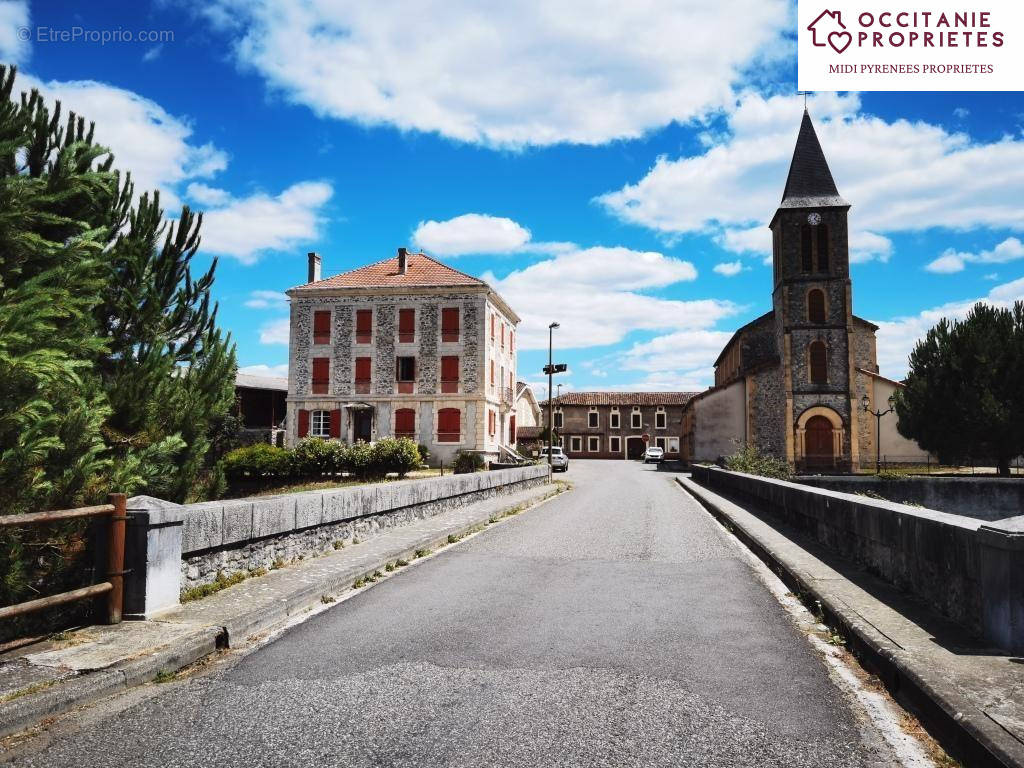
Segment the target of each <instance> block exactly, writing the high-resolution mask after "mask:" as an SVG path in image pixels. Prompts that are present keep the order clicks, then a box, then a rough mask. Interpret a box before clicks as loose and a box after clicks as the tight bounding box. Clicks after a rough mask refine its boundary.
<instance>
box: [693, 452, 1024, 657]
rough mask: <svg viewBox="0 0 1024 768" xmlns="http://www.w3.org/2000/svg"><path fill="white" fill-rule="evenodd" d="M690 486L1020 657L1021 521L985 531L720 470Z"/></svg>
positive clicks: (1023, 632) (952, 518)
mask: <svg viewBox="0 0 1024 768" xmlns="http://www.w3.org/2000/svg"><path fill="white" fill-rule="evenodd" d="M693 479H694V480H695V481H696V482H697V483H699V484H701V485H703V486H705V487H706V488H708V489H710V490H712V491H715V492H717V493H720V494H722V495H724V496H728V497H731V498H733V499H735V500H736V501H737V502H738V503H741V504H744V506H746V507H747V508H748V509H749V511H750V512H752V513H754V514H757V515H758V516H761V517H762V519H765V516H766V515H767V517H768V518H773V519H775V520H778V521H780V522H782V523H784V524H785V525H787V526H790V527H792V528H794V529H796V530H797V531H799V532H800V533H801V534H803V535H804V536H807V537H809V538H811V539H812V540H814V541H816V542H817V543H819V544H821V545H824V546H825V547H827V548H828V549H830V550H832V551H834V552H837V553H838V554H840V555H842V556H844V557H846V558H849V559H851V560H853V561H855V562H856V563H857V564H858V565H860V566H861V567H863V568H864V569H865V570H866V571H868V572H870V573H872V574H875V575H877V576H879V577H881V578H883V579H885V580H886V581H888V582H890V583H891V584H893V585H895V586H896V587H898V588H900V589H902V590H904V591H906V592H909V593H911V594H913V595H915V596H916V597H918V598H920V599H921V600H923V601H924V602H925V603H927V604H928V605H929V606H931V607H932V608H933V609H935V610H937V611H938V612H939V613H941V614H943V615H945V616H947V617H949V618H951V619H953V620H954V621H956V622H958V623H960V624H962V625H963V626H965V627H967V628H968V629H970V630H972V631H975V632H979V633H981V634H983V635H984V636H985V637H986V638H988V639H989V640H991V641H992V642H993V643H994V644H996V645H999V646H1000V647H1002V648H1005V649H1006V650H1008V651H1010V652H1011V653H1019V652H1021V651H1022V650H1024V518H1016V519H1010V520H1004V521H1003V522H1001V523H989V524H986V523H984V522H982V521H980V520H975V519H971V518H967V517H961V516H959V515H951V514H947V513H945V512H938V511H935V510H930V509H923V508H917V507H911V506H907V505H904V504H897V503H894V502H890V501H884V500H876V499H872V498H867V497H863V496H855V495H852V494H847V493H840V492H837V491H829V490H824V489H818V488H811V487H808V486H806V485H801V484H799V483H790V482H784V481H781V480H772V479H769V478H764V477H757V476H754V475H746V474H742V473H738V472H729V471H726V470H723V469H719V468H717V467H707V466H695V467H694V468H693Z"/></svg>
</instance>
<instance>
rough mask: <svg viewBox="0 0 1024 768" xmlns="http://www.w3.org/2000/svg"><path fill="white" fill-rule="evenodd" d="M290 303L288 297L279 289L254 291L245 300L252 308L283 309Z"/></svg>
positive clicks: (246, 304)
mask: <svg viewBox="0 0 1024 768" xmlns="http://www.w3.org/2000/svg"><path fill="white" fill-rule="evenodd" d="M287 305H288V297H287V296H285V295H284V294H283V293H280V292H279V291H252V292H251V293H250V294H249V298H248V299H247V300H246V302H245V306H247V307H249V308H250V309H269V308H271V307H274V308H279V309H283V308H284V307H286V306H287Z"/></svg>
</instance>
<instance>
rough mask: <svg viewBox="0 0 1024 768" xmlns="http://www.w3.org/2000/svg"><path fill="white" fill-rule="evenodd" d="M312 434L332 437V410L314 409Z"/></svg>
mask: <svg viewBox="0 0 1024 768" xmlns="http://www.w3.org/2000/svg"><path fill="white" fill-rule="evenodd" d="M310 415H311V416H312V419H311V422H312V425H311V429H310V435H312V436H313V437H330V435H331V412H330V411H313V412H312V414H310Z"/></svg>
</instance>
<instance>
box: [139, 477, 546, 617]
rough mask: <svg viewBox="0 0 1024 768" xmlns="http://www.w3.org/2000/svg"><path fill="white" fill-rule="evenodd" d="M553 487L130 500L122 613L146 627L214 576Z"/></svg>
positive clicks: (514, 483) (470, 481)
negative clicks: (494, 499) (191, 501)
mask: <svg viewBox="0 0 1024 768" xmlns="http://www.w3.org/2000/svg"><path fill="white" fill-rule="evenodd" d="M547 482H548V468H547V466H546V465H536V466H527V467H517V468H514V469H502V470H496V471H492V472H475V473H472V474H464V475H447V476H444V477H436V478H426V479H416V480H398V481H395V482H387V483H374V484H367V485H357V486H350V487H347V488H339V489H337V490H329V491H309V492H304V493H291V494H282V495H278V496H257V497H253V498H247V499H229V500H224V501H215V502H204V503H201V504H185V505H180V504H174V503H172V502H168V501H162V500H160V499H155V498H152V497H149V496H136V497H134V498H132V499H129V500H128V505H127V506H128V515H129V521H128V532H127V541H126V549H127V562H126V567H127V568H128V569H129V573H128V575H127V577H126V582H125V603H124V612H125V615H126V616H130V617H135V618H149V617H152V616H154V615H156V614H158V613H160V612H163V611H167V610H169V609H171V608H174V607H175V606H177V605H178V604H179V596H180V594H181V591H182V590H183V589H187V588H191V587H195V586H199V585H201V584H206V583H210V582H213V581H214V580H215V579H216V578H217V574H218V573H220V574H223V575H225V576H230V575H231V574H232V573H235V572H238V571H246V572H252V571H254V570H256V569H259V568H263V569H269V568H270V567H272V566H273V565H275V564H276V563H281V562H290V561H293V560H295V559H298V558H302V557H305V556H307V555H314V554H319V553H321V552H326V551H329V550H331V549H332V548H333V547H334V546H336V542H342V543H345V542H348V543H351V542H352V541H354V540H355V539H356V538H359V539H367V538H370V537H372V536H373V535H375V534H376V533H377V532H379V531H381V530H385V529H388V528H392V527H394V526H398V525H403V524H405V523H409V522H412V521H414V520H420V519H423V518H426V517H431V516H433V515H437V514H440V513H442V512H444V511H446V510H448V509H452V508H454V507H458V506H462V505H465V504H471V503H473V502H476V501H480V500H483V499H486V498H490V497H493V496H498V495H503V494H511V493H516V492H517V491H520V490H524V489H526V488H529V487H532V486H535V485H542V484H544V483H547Z"/></svg>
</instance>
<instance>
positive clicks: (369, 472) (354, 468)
mask: <svg viewBox="0 0 1024 768" xmlns="http://www.w3.org/2000/svg"><path fill="white" fill-rule="evenodd" d="M345 469H346V471H348V472H351V473H352V474H353V475H355V476H356V477H358V478H359V479H360V480H366V479H368V478H370V477H372V476H373V471H374V467H373V446H372V445H370V444H369V443H362V442H360V443H356V444H355V445H353V446H350V447H349V448H348V450H347V451H346V452H345Z"/></svg>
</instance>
